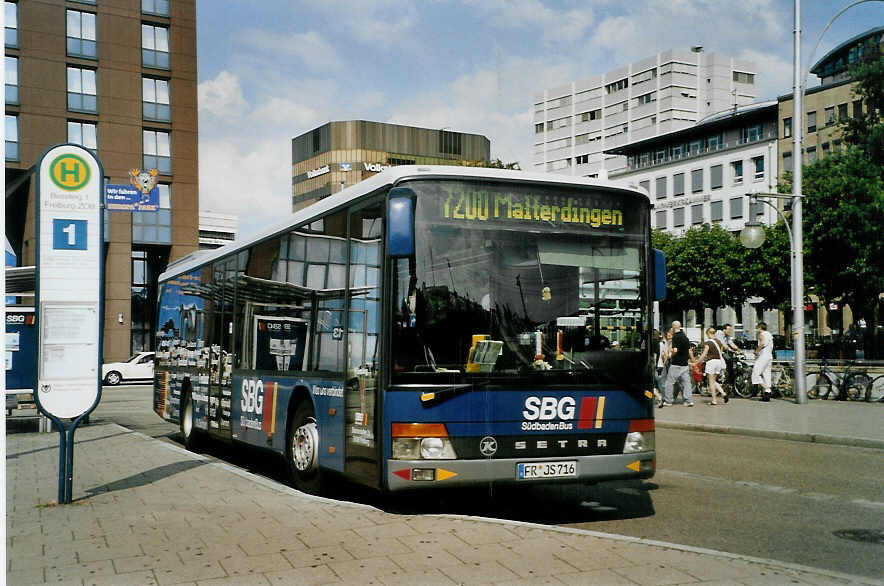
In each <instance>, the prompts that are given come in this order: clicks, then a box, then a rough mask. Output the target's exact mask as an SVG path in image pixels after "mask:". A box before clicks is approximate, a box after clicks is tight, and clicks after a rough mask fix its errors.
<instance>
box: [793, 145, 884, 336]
mask: <svg viewBox="0 0 884 586" xmlns="http://www.w3.org/2000/svg"><path fill="white" fill-rule="evenodd" d="M802 191H803V192H804V196H805V199H804V207H803V213H804V222H803V227H804V244H805V260H804V268H805V273H806V274H809V275H810V276H811V278H812V280H813V282H814V283H816V289H817V292H818V293H819V295H820V296H821V297H822V298H823V299H825V300H828V301H832V300H836V299H840V300H841V301H843V302H844V303H848V304H850V307H851V309H852V310H853V312H854V319H859V318H860V317H864V318H866V319H867V320H871V321H872V322H873V323H874V322H875V321H876V320H875V315H874V313H875V307H876V305H877V300H878V295H879V293H881V292H882V291H884V271H882V268H884V260H882V259H884V237H882V234H881V229H882V227H884V174H882V169H881V166H880V165H879V164H876V163H874V162H873V161H872V160H870V159H869V157H868V156H867V151H865V150H864V149H863V148H855V149H850V150H848V151H846V152H843V153H839V154H837V155H833V156H830V157H826V158H824V159H821V160H819V161H817V162H816V163H815V164H813V165H810V166H808V167H807V168H806V169H805V173H804V181H803V188H802Z"/></svg>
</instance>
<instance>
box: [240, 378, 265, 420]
mask: <svg viewBox="0 0 884 586" xmlns="http://www.w3.org/2000/svg"><path fill="white" fill-rule="evenodd" d="M239 406H240V409H241V410H242V412H243V413H254V414H256V415H262V414H263V413H264V381H262V380H261V379H258V380H254V379H243V381H242V399H241V400H240V403H239Z"/></svg>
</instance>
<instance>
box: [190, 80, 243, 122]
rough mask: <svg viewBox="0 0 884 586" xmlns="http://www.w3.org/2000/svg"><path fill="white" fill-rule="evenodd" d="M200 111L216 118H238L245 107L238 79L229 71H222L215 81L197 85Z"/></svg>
mask: <svg viewBox="0 0 884 586" xmlns="http://www.w3.org/2000/svg"><path fill="white" fill-rule="evenodd" d="M197 96H198V99H199V108H200V111H201V112H202V111H205V112H209V113H211V114H213V115H214V116H217V117H218V118H230V117H233V116H238V115H240V113H241V112H242V111H243V110H244V109H245V108H246V107H247V104H246V100H245V98H244V97H243V93H242V87H241V86H240V84H239V79H238V78H237V77H236V76H235V75H233V74H232V73H230V72H229V71H226V70H225V71H222V72H221V73H219V74H218V76H217V77H216V78H215V79H210V80H207V81H204V82H202V83H200V84H199V86H198V88H197Z"/></svg>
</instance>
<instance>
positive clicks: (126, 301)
mask: <svg viewBox="0 0 884 586" xmlns="http://www.w3.org/2000/svg"><path fill="white" fill-rule="evenodd" d="M4 10H5V31H4V33H5V38H4V42H5V66H6V112H5V114H6V131H5V137H6V178H5V179H6V233H7V239H8V240H9V242H10V244H11V245H12V248H13V249H14V251H15V254H16V257H17V258H18V259H19V263H20V264H21V265H30V264H33V263H34V259H35V249H34V246H35V241H34V234H35V227H34V202H35V180H34V174H33V166H34V165H35V164H36V162H37V161H38V159H39V158H40V156H41V155H42V153H43V152H44V151H46V150H47V149H48V148H49V147H50V146H52V145H55V144H59V143H76V144H80V145H82V146H84V147H85V148H87V149H90V150H91V151H92V152H93V153H95V154H96V155H97V156H98V158H99V160H100V161H101V163H102V165H103V167H104V173H105V180H106V181H107V182H108V183H112V184H125V183H128V182H129V172H130V170H132V169H158V172H159V175H158V178H159V183H158V188H159V194H160V209H159V210H158V211H156V212H108V211H105V215H104V223H105V231H104V235H105V283H104V291H105V320H104V322H105V329H104V353H105V356H104V358H105V360H106V361H107V360H115V359H121V358H125V357H126V356H128V355H129V353H130V352H134V351H137V350H142V349H145V348H152V347H153V330H154V325H153V321H154V312H155V311H156V309H155V308H156V280H157V276H158V275H159V273H160V272H161V271H162V270H163V269H164V268H165V267H166V265H167V263H168V262H169V261H170V260H174V259H176V258H178V257H181V256H183V255H185V254H187V253H189V252H191V251H193V250H195V249H196V248H197V221H196V219H197V213H198V208H199V204H198V189H197V91H196V83H197V78H196V75H197V68H196V6H195V2H194V0H176V1H175V2H169V0H116V1H114V2H110V1H107V0H77V1H65V0H26V1H21V2H10V1H7V2H5V3H4ZM121 316H122V317H121Z"/></svg>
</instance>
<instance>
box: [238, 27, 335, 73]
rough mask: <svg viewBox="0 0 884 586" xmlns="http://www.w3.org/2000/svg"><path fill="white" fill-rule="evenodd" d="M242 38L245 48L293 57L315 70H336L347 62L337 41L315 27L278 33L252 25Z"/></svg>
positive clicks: (270, 54) (269, 54)
mask: <svg viewBox="0 0 884 586" xmlns="http://www.w3.org/2000/svg"><path fill="white" fill-rule="evenodd" d="M242 41H243V44H244V46H245V47H244V48H245V49H246V50H248V49H253V50H256V51H258V52H259V53H263V54H265V55H267V56H273V57H274V58H275V59H278V58H279V57H283V58H288V57H294V58H296V59H297V60H298V61H300V62H301V64H302V65H304V66H305V67H307V68H309V69H313V70H318V71H322V70H326V69H331V70H336V69H340V68H341V67H342V66H343V64H344V62H343V60H342V59H341V58H340V56H339V55H338V52H337V49H336V48H335V45H334V44H332V43H331V42H329V40H328V39H327V38H326V37H324V36H322V35H320V34H319V33H317V32H316V31H307V32H304V33H275V32H271V31H267V30H258V29H250V30H248V31H246V32H244V33H243V35H242Z"/></svg>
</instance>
